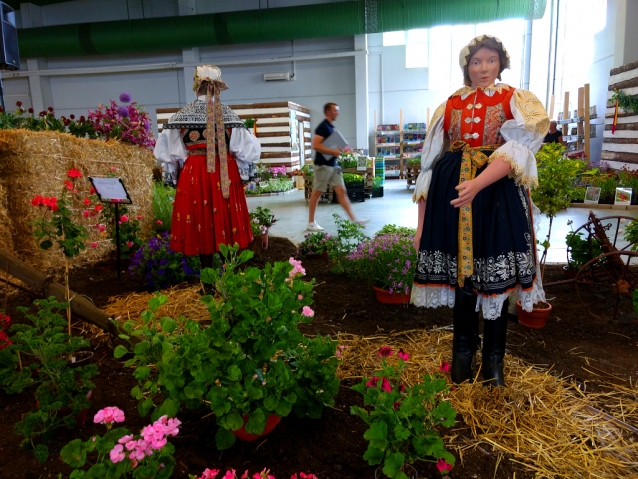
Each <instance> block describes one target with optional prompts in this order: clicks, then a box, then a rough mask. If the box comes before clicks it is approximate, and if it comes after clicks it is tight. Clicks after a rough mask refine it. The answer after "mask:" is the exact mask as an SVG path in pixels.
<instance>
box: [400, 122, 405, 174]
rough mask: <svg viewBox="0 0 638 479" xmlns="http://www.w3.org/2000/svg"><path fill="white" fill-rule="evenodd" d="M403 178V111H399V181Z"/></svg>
mask: <svg viewBox="0 0 638 479" xmlns="http://www.w3.org/2000/svg"><path fill="white" fill-rule="evenodd" d="M403 178H405V175H404V173H403V110H399V179H400V180H401V179H403Z"/></svg>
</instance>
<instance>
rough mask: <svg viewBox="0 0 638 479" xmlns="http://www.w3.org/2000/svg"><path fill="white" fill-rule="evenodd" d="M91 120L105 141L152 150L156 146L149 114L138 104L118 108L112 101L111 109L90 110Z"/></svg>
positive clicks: (102, 106)
mask: <svg viewBox="0 0 638 479" xmlns="http://www.w3.org/2000/svg"><path fill="white" fill-rule="evenodd" d="M128 98H130V96H129V97H128ZM89 120H90V121H92V122H93V126H94V128H95V131H96V132H98V133H99V134H101V135H103V136H104V137H105V139H110V138H114V139H118V140H122V141H126V142H128V143H132V144H134V145H139V146H142V147H145V148H148V149H151V150H152V149H153V147H154V146H155V138H153V132H152V130H151V120H150V118H149V116H148V113H146V112H145V111H142V110H141V109H140V108H138V106H137V103H136V102H132V103H131V104H130V105H128V106H118V105H117V103H115V102H114V101H113V100H111V106H110V107H107V106H105V105H98V109H97V110H95V111H92V110H89Z"/></svg>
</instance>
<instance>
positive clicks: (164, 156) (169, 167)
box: [153, 128, 188, 175]
mask: <svg viewBox="0 0 638 479" xmlns="http://www.w3.org/2000/svg"><path fill="white" fill-rule="evenodd" d="M153 154H154V155H155V158H157V163H158V166H163V167H164V171H165V172H166V173H169V174H171V175H174V174H175V173H176V171H177V169H178V164H179V166H183V164H184V160H185V159H186V157H187V156H188V153H187V151H186V148H185V147H184V143H183V142H182V137H181V132H180V130H179V129H173V128H171V129H164V130H162V132H161V133H160V135H159V138H158V139H157V141H156V142H155V148H154V149H153Z"/></svg>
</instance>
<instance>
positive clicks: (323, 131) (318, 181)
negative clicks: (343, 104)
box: [306, 103, 369, 231]
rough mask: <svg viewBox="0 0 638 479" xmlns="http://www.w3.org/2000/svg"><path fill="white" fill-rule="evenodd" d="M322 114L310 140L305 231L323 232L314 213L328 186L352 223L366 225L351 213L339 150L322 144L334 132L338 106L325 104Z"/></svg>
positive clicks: (363, 220) (365, 221)
mask: <svg viewBox="0 0 638 479" xmlns="http://www.w3.org/2000/svg"><path fill="white" fill-rule="evenodd" d="M323 113H324V115H325V116H326V118H325V119H324V120H323V121H322V122H321V123H320V124H319V126H318V127H317V129H316V130H315V136H314V138H313V139H312V148H313V150H315V160H314V166H313V172H314V182H313V185H312V193H311V194H310V200H309V201H308V206H309V208H308V225H307V226H306V230H307V231H323V228H322V227H321V226H319V224H318V223H317V222H316V221H315V211H316V210H317V204H318V203H319V198H321V195H322V194H323V193H324V192H325V191H326V190H327V189H328V186H330V187H332V189H333V190H334V192H335V194H336V195H337V201H339V204H340V205H341V206H342V207H343V209H344V210H346V213H347V214H348V216H349V217H350V219H351V220H352V221H355V222H357V223H359V224H366V223H367V222H368V221H369V220H367V219H362V220H357V219H356V217H355V215H354V213H353V212H352V204H351V203H350V200H349V199H348V195H346V186H345V184H344V182H343V176H342V175H341V168H340V167H339V166H338V165H337V157H338V156H339V155H340V154H341V150H331V149H330V148H327V147H325V146H323V144H322V143H323V141H324V140H325V139H326V138H328V137H329V136H330V135H331V134H332V132H333V131H334V130H335V128H334V126H333V124H332V123H333V122H334V121H335V120H336V119H337V117H338V116H339V105H337V104H336V103H326V104H325V105H324V106H323Z"/></svg>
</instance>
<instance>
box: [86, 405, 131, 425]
mask: <svg viewBox="0 0 638 479" xmlns="http://www.w3.org/2000/svg"><path fill="white" fill-rule="evenodd" d="M93 422H94V423H95V424H111V423H114V422H124V411H122V410H121V409H120V408H117V407H105V408H104V409H100V410H99V411H98V412H97V414H96V415H95V417H94V418H93Z"/></svg>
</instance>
